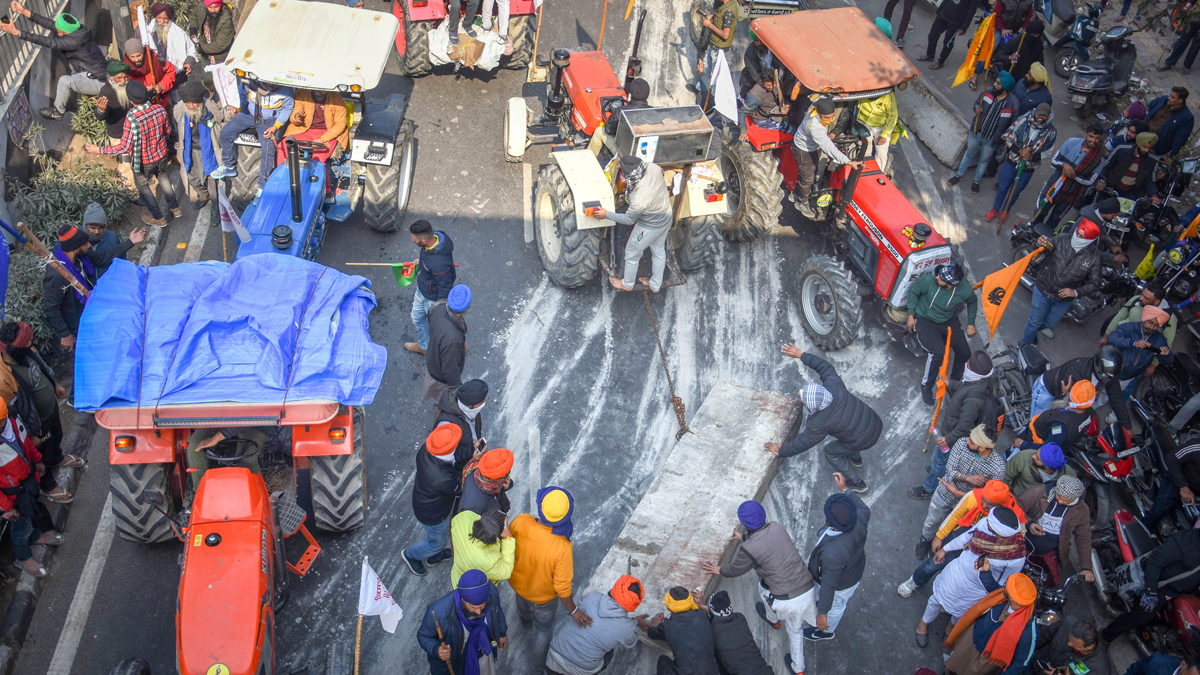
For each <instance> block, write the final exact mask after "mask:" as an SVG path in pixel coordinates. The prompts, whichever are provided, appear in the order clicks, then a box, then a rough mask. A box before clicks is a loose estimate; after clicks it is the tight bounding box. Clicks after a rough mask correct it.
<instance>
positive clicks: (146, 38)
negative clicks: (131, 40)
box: [137, 5, 158, 53]
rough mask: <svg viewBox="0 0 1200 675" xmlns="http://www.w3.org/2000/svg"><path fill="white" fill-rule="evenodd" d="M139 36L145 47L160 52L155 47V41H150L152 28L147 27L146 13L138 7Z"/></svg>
mask: <svg viewBox="0 0 1200 675" xmlns="http://www.w3.org/2000/svg"><path fill="white" fill-rule="evenodd" d="M137 13H138V36H139V37H140V38H141V40H142V46H143V47H149V48H150V49H151V50H152V51H154V52H155V53H157V52H158V47H156V46H155V45H154V40H151V39H150V27H149V26H147V25H146V13H145V12H143V11H142V6H141V5H138V8H137Z"/></svg>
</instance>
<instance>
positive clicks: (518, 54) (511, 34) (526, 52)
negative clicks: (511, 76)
mask: <svg viewBox="0 0 1200 675" xmlns="http://www.w3.org/2000/svg"><path fill="white" fill-rule="evenodd" d="M536 37H537V14H522V15H520V16H513V17H509V19H508V38H509V39H510V40H512V45H513V51H512V55H510V56H509V57H508V62H507V63H505V64H504V67H505V68H508V69H509V70H522V69H524V68H528V67H529V64H530V63H531V62H533V48H534V41H535V39H536Z"/></svg>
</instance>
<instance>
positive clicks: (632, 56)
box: [623, 9, 646, 93]
mask: <svg viewBox="0 0 1200 675" xmlns="http://www.w3.org/2000/svg"><path fill="white" fill-rule="evenodd" d="M645 20H646V10H644V9H643V10H642V13H641V14H639V15H638V23H637V31H636V32H634V34H633V51H631V52H630V53H629V62H628V63H626V64H625V86H624V87H623V88H624V89H625V92H626V93H628V92H629V85H631V84H633V80H634V78H636V77H638V76H639V75H641V74H642V60H641V59H640V58H638V49H639V48H640V47H641V45H642V22H644V21H645Z"/></svg>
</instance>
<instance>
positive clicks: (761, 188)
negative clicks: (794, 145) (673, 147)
mask: <svg viewBox="0 0 1200 675" xmlns="http://www.w3.org/2000/svg"><path fill="white" fill-rule="evenodd" d="M785 152H786V151H785ZM721 172H722V173H723V174H725V183H726V185H728V186H729V189H728V191H727V192H726V194H725V198H726V199H727V200H729V213H728V214H726V215H724V216H721V218H722V219H723V221H724V222H723V223H722V224H721V233H722V234H724V235H725V238H726V239H728V240H729V241H752V240H754V239H758V238H759V237H761V236H762V235H764V234H766V233H767V232H769V231H770V230H771V228H772V227H775V224H776V223H778V222H779V215H780V214H781V213H783V197H784V194H783V175H782V174H780V173H779V160H777V159H775V155H774V154H773V153H771V152H757V151H755V149H754V147H753V146H751V145H750V144H749V143H743V142H741V141H739V140H738V138H737V135H736V134H729V135H728V136H726V138H725V146H724V151H723V153H722V154H721Z"/></svg>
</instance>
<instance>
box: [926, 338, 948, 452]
mask: <svg viewBox="0 0 1200 675" xmlns="http://www.w3.org/2000/svg"><path fill="white" fill-rule="evenodd" d="M949 365H950V329H949V328H947V329H946V353H945V354H942V367H941V368H940V369H938V380H937V393H936V394H935V396H936V397H937V405H936V406H934V408H933V420H931V421H930V422H929V433H931V434H932V433H933V430H934V428H935V427H936V426H937V418H938V413H940V412H941V411H942V399H944V398H946V369H947V367H949Z"/></svg>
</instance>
